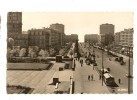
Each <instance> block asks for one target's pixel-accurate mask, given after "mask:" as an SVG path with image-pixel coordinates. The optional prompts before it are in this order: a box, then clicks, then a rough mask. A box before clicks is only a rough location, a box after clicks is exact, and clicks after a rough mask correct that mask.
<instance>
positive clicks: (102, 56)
mask: <svg viewBox="0 0 137 100" xmlns="http://www.w3.org/2000/svg"><path fill="white" fill-rule="evenodd" d="M101 49H102V86H103V79H104V77H103V74H104V66H103V58H104V57H103V53H104V52H103V46H102V48H101Z"/></svg>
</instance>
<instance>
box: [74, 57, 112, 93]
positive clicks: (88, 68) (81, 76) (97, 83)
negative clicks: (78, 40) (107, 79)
mask: <svg viewBox="0 0 137 100" xmlns="http://www.w3.org/2000/svg"><path fill="white" fill-rule="evenodd" d="M81 59H83V60H85V58H81ZM75 62H76V69H75V71H74V72H73V78H74V81H75V89H74V93H76V94H77V93H102V94H103V93H110V92H109V90H108V88H107V87H106V86H105V85H104V86H102V81H101V80H100V79H99V74H98V73H97V71H96V70H95V69H94V70H93V65H86V64H85V63H84V64H83V66H82V67H81V64H80V63H79V61H75ZM88 75H90V76H91V75H93V81H92V80H88Z"/></svg>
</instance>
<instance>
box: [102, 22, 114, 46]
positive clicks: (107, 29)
mask: <svg viewBox="0 0 137 100" xmlns="http://www.w3.org/2000/svg"><path fill="white" fill-rule="evenodd" d="M114 30H115V27H114V25H113V24H108V23H106V24H102V25H100V37H101V43H102V44H103V45H106V46H107V45H109V44H111V43H112V42H113V41H114Z"/></svg>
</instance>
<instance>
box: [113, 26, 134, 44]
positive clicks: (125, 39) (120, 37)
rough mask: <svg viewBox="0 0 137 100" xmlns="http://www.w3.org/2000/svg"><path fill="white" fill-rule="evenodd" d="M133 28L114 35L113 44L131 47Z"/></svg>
mask: <svg viewBox="0 0 137 100" xmlns="http://www.w3.org/2000/svg"><path fill="white" fill-rule="evenodd" d="M133 32H134V30H133V28H129V29H124V31H121V32H117V33H115V44H116V45H121V46H123V47H124V46H125V47H126V46H131V47H133Z"/></svg>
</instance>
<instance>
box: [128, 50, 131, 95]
mask: <svg viewBox="0 0 137 100" xmlns="http://www.w3.org/2000/svg"><path fill="white" fill-rule="evenodd" d="M130 78H131V75H130V47H129V66H128V94H130Z"/></svg>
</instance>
